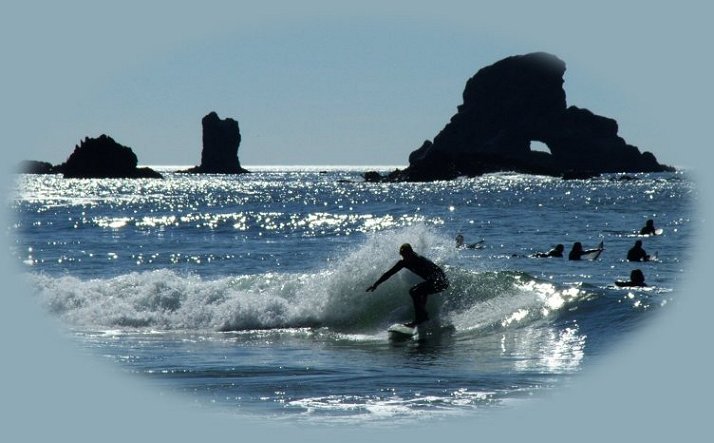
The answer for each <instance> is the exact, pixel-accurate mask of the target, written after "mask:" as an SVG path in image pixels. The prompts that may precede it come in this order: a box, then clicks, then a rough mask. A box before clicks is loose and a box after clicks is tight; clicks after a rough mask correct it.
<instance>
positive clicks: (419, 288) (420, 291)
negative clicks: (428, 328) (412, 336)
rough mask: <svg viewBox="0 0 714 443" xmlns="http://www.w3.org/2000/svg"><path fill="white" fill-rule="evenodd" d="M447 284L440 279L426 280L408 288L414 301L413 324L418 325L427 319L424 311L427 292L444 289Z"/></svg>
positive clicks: (432, 292)
mask: <svg viewBox="0 0 714 443" xmlns="http://www.w3.org/2000/svg"><path fill="white" fill-rule="evenodd" d="M448 286H449V284H448V283H447V282H445V281H442V280H427V281H423V282H421V283H419V284H417V285H414V286H413V287H412V288H411V289H410V290H409V295H411V297H412V302H413V303H414V324H415V325H418V324H419V323H423V322H425V321H427V320H429V314H428V313H427V312H426V300H427V297H428V296H429V294H435V293H437V292H441V291H443V290H444V289H446V288H447V287H448Z"/></svg>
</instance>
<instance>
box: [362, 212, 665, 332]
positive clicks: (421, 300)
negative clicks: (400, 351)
mask: <svg viewBox="0 0 714 443" xmlns="http://www.w3.org/2000/svg"><path fill="white" fill-rule="evenodd" d="M655 234H656V231H655V227H654V221H653V220H647V223H646V224H645V226H644V227H643V228H642V229H641V230H640V235H655ZM456 247H457V248H471V249H479V248H481V247H483V240H481V241H479V242H477V243H471V244H467V243H465V242H464V236H463V235H461V234H458V235H457V236H456ZM564 250H565V247H564V246H563V245H562V244H559V245H557V246H556V247H555V248H553V249H551V250H550V251H548V252H539V253H536V254H534V255H533V256H534V257H540V258H545V257H563V252H564ZM603 250H604V248H602V247H598V248H595V249H583V245H582V244H581V243H580V242H575V243H574V244H573V248H572V249H571V251H570V253H569V254H568V259H569V260H581V259H582V257H583V256H585V255H587V254H591V253H597V252H602V251H603ZM399 255H401V257H402V258H401V260H399V261H398V262H397V263H396V264H395V265H394V266H392V267H391V268H390V269H389V270H388V271H387V272H385V273H384V274H382V276H381V277H379V279H377V281H376V282H374V283H373V284H372V285H370V286H369V287H368V288H367V290H366V292H373V291H375V290H376V289H377V287H378V286H379V285H380V284H382V283H384V282H385V281H387V280H388V279H389V278H390V277H392V275H394V274H396V273H397V272H399V271H400V270H402V269H405V268H406V269H408V270H410V271H411V272H413V273H414V274H416V275H418V276H419V277H421V278H422V279H424V281H422V282H420V283H417V284H416V285H414V286H412V288H411V289H409V295H410V296H411V298H412V303H413V305H414V320H413V321H411V322H409V323H405V324H404V325H405V326H408V327H415V326H416V325H418V324H420V323H423V322H425V321H427V320H428V319H429V314H428V313H427V311H426V301H427V297H428V296H429V295H431V294H436V293H439V292H442V291H444V290H446V289H447V288H448V287H449V280H448V279H447V278H446V274H445V273H444V270H443V269H441V267H439V266H438V265H436V264H435V263H434V262H432V261H431V260H429V259H427V258H425V257H423V256H421V255H419V254H417V253H416V252H414V249H412V246H411V245H410V244H409V243H404V244H403V245H401V246H400V248H399ZM627 260H628V261H649V260H650V256H649V255H647V253H646V252H645V250H644V249H642V241H641V240H637V241H636V242H635V246H633V247H632V248H631V249H630V250H629V251H628V253H627ZM615 284H616V285H617V286H620V287H642V286H647V285H646V284H645V275H644V274H643V273H642V271H641V270H640V269H634V270H632V272H631V273H630V280H629V281H616V282H615Z"/></svg>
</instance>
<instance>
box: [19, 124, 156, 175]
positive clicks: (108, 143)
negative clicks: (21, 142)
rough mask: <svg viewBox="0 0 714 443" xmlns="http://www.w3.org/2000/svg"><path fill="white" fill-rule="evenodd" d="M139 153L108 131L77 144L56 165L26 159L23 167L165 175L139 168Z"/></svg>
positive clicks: (77, 172) (37, 170) (79, 172)
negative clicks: (60, 162)
mask: <svg viewBox="0 0 714 443" xmlns="http://www.w3.org/2000/svg"><path fill="white" fill-rule="evenodd" d="M137 163H138V160H137V158H136V154H134V151H132V149H131V148H129V147H127V146H123V145H121V144H119V143H117V142H116V141H114V139H113V138H111V137H109V136H108V135H106V134H102V135H100V136H99V137H96V138H91V137H85V139H84V140H83V141H82V142H80V144H79V145H76V146H75V148H74V151H73V152H72V154H70V156H69V157H68V158H67V160H66V161H65V162H64V163H62V164H59V165H55V166H53V165H52V164H50V163H48V162H42V161H32V160H26V161H24V162H22V163H21V164H20V171H21V172H24V173H28V174H62V175H63V176H64V177H65V178H163V177H162V175H161V174H160V173H158V172H156V171H154V170H153V169H151V168H138V167H137Z"/></svg>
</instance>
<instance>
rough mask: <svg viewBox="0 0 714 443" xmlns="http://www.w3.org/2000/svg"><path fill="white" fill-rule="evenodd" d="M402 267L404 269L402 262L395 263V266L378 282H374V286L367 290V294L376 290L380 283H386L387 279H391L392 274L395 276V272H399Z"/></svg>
mask: <svg viewBox="0 0 714 443" xmlns="http://www.w3.org/2000/svg"><path fill="white" fill-rule="evenodd" d="M403 267H404V262H403V261H402V260H399V261H398V262H397V264H396V265H394V266H392V268H391V269H390V270H389V271H387V272H385V273H384V274H383V275H382V276H381V277H379V280H377V281H376V282H374V284H373V285H372V286H370V287H369V288H367V292H372V291H374V290H375V289H377V286H379V285H381V284H382V283H384V282H385V281H387V280H388V279H389V277H391V276H393V275H394V274H396V273H397V272H399V270H401V269H402V268H403Z"/></svg>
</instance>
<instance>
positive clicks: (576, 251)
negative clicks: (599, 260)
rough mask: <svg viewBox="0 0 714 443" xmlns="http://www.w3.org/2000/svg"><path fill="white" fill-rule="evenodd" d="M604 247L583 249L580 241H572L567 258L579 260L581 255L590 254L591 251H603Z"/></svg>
mask: <svg viewBox="0 0 714 443" xmlns="http://www.w3.org/2000/svg"><path fill="white" fill-rule="evenodd" d="M604 250H605V249H604V248H595V249H583V244H582V243H580V242H579V241H576V242H575V243H573V248H572V249H571V250H570V253H569V254H568V260H580V259H582V257H583V255H586V254H590V253H592V252H598V251H604Z"/></svg>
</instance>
